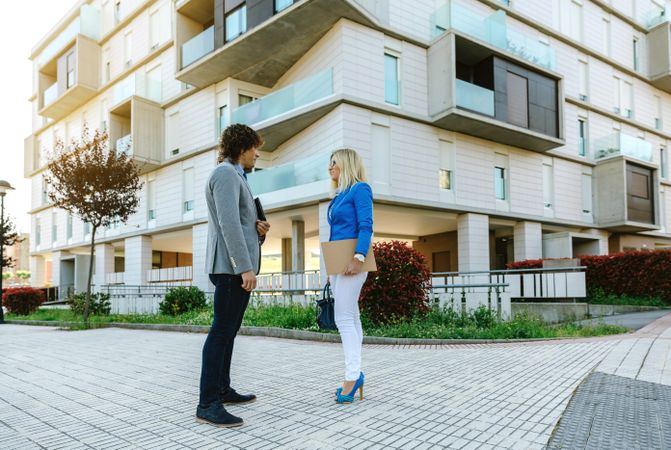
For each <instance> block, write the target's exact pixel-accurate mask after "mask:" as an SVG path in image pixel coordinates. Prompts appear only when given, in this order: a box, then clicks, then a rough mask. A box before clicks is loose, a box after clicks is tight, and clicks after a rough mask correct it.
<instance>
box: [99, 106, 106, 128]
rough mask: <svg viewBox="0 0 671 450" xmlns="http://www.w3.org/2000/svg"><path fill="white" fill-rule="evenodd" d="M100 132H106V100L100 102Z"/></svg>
mask: <svg viewBox="0 0 671 450" xmlns="http://www.w3.org/2000/svg"><path fill="white" fill-rule="evenodd" d="M100 117H101V120H100V131H107V100H103V101H101V102H100Z"/></svg>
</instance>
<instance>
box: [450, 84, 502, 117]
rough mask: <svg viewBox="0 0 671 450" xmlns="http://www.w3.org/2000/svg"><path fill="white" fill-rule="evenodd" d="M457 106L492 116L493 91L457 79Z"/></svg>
mask: <svg viewBox="0 0 671 450" xmlns="http://www.w3.org/2000/svg"><path fill="white" fill-rule="evenodd" d="M457 106H458V107H459V108H464V109H468V110H471V111H474V112H477V113H480V114H485V115H488V116H492V117H493V116H494V91H492V90H489V89H487V88H483V87H481V86H477V85H475V84H472V83H469V82H467V81H464V80H457Z"/></svg>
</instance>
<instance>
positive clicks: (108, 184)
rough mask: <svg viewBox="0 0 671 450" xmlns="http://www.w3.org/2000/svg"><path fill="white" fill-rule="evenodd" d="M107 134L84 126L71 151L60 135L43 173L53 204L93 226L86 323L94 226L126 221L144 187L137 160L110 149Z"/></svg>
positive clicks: (87, 286)
mask: <svg viewBox="0 0 671 450" xmlns="http://www.w3.org/2000/svg"><path fill="white" fill-rule="evenodd" d="M108 141H109V136H108V135H107V133H106V132H101V131H99V130H96V131H95V134H94V135H93V136H92V137H91V136H90V134H89V131H88V128H87V127H86V126H85V127H84V130H83V131H82V136H81V140H80V141H79V142H75V141H73V142H72V147H71V148H72V149H71V151H67V150H68V149H67V148H66V146H65V144H64V142H63V141H62V140H58V141H57V142H56V145H55V147H54V156H53V157H52V159H51V161H50V162H49V165H48V172H47V175H46V176H45V179H46V182H47V183H49V185H50V187H51V189H50V191H49V193H48V195H49V199H50V200H51V201H52V202H53V204H54V206H55V207H57V208H60V209H63V210H65V211H68V212H70V213H71V214H72V215H74V216H77V217H79V218H80V219H81V220H83V221H84V222H86V223H88V224H89V226H90V227H91V248H90V256H91V258H90V261H89V275H88V283H87V285H86V301H85V303H84V322H85V323H86V324H87V325H88V321H89V308H90V304H91V278H92V276H93V263H94V257H93V254H94V251H95V241H96V232H97V231H98V229H99V228H101V227H106V226H109V225H111V224H112V223H114V222H117V221H120V222H122V223H126V222H127V221H128V218H129V217H130V215H131V214H133V213H135V211H136V210H137V207H138V204H139V201H140V200H139V197H138V191H139V190H140V189H141V188H142V182H140V178H139V169H138V167H137V165H136V164H135V163H134V162H133V160H132V159H131V158H129V157H128V156H127V155H126V154H125V153H123V152H121V153H119V152H116V151H114V150H110V148H109V145H108Z"/></svg>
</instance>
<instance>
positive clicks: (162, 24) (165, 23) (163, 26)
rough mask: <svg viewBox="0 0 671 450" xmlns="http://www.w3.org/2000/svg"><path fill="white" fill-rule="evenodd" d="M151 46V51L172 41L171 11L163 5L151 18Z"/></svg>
mask: <svg viewBox="0 0 671 450" xmlns="http://www.w3.org/2000/svg"><path fill="white" fill-rule="evenodd" d="M149 27H150V44H151V49H152V50H154V49H156V48H158V46H159V45H161V44H162V43H164V42H166V41H167V40H169V39H170V34H171V24H170V9H169V8H168V6H167V5H165V4H164V5H163V6H162V7H161V8H159V9H158V10H156V11H154V12H153V13H152V14H151V15H150V16H149Z"/></svg>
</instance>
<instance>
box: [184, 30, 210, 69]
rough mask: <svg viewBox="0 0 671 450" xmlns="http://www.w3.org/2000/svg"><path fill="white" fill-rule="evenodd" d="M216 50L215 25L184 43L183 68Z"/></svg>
mask: <svg viewBox="0 0 671 450" xmlns="http://www.w3.org/2000/svg"><path fill="white" fill-rule="evenodd" d="M213 51H214V25H212V26H211V27H210V28H208V29H206V30H205V31H203V32H202V33H200V34H198V35H196V36H194V37H192V38H191V39H189V40H188V41H186V42H185V43H184V44H182V69H183V68H185V67H186V66H188V65H189V64H191V63H193V62H195V61H198V60H199V59H200V58H202V57H203V56H205V55H207V54H208V53H211V52H213Z"/></svg>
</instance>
